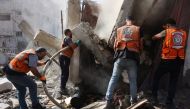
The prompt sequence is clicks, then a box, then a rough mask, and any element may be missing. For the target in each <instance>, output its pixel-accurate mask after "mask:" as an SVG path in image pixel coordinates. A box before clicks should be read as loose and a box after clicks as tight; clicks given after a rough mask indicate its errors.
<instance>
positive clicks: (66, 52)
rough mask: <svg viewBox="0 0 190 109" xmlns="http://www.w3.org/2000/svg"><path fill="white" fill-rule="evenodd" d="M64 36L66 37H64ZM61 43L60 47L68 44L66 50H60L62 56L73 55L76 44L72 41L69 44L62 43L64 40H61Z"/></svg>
mask: <svg viewBox="0 0 190 109" xmlns="http://www.w3.org/2000/svg"><path fill="white" fill-rule="evenodd" d="M65 38H66V37H65ZM64 40H65V39H64ZM62 45H63V46H62V48H64V47H66V46H69V48H68V49H66V50H64V51H63V52H62V54H63V55H64V56H67V57H69V58H71V57H72V56H73V53H74V49H75V48H77V44H75V43H72V44H70V45H66V44H64V41H63V44H62Z"/></svg>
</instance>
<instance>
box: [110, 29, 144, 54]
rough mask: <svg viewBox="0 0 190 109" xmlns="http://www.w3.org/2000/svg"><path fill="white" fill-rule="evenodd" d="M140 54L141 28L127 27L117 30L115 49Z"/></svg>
mask: <svg viewBox="0 0 190 109" xmlns="http://www.w3.org/2000/svg"><path fill="white" fill-rule="evenodd" d="M125 48H127V49H128V50H130V51H134V52H137V53H138V52H139V50H140V27H138V26H135V25H130V26H128V25H125V26H122V27H120V28H118V29H117V38H116V40H115V43H114V49H116V50H124V49H125Z"/></svg>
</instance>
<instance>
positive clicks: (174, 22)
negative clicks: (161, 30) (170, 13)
mask: <svg viewBox="0 0 190 109" xmlns="http://www.w3.org/2000/svg"><path fill="white" fill-rule="evenodd" d="M166 24H170V25H176V21H175V20H174V19H172V18H168V19H166V20H165V21H164V25H166Z"/></svg>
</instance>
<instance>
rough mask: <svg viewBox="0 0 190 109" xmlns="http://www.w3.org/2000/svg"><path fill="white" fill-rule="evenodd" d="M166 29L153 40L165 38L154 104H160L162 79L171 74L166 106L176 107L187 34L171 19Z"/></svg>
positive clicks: (155, 81)
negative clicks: (159, 94) (159, 93)
mask: <svg viewBox="0 0 190 109" xmlns="http://www.w3.org/2000/svg"><path fill="white" fill-rule="evenodd" d="M164 28H165V30H163V31H162V32H160V33H158V34H156V35H155V36H154V37H153V38H152V39H153V40H156V39H162V38H164V41H163V44H162V51H161V62H160V65H159V67H158V69H157V71H156V72H155V75H154V81H153V89H152V94H153V103H154V104H158V99H157V91H158V87H159V81H160V78H161V77H162V76H163V75H164V74H166V73H169V74H170V81H169V87H168V96H167V99H166V105H167V106H175V105H174V102H173V99H174V97H175V92H176V85H177V81H178V77H179V74H180V70H181V67H182V66H183V65H184V58H185V45H186V39H187V33H186V32H185V31H184V30H183V29H180V28H177V27H176V22H175V20H174V19H171V18H170V19H167V20H166V21H165V24H164Z"/></svg>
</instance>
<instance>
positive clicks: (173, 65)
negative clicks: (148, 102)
mask: <svg viewBox="0 0 190 109" xmlns="http://www.w3.org/2000/svg"><path fill="white" fill-rule="evenodd" d="M183 65H184V60H181V59H173V60H161V63H160V65H159V67H158V69H157V71H156V72H155V75H154V80H153V88H152V94H153V96H154V97H157V91H158V88H159V82H160V79H161V77H162V76H163V75H164V74H166V73H169V75H170V79H169V86H168V96H167V101H168V102H172V101H173V98H174V97H175V92H176V86H177V82H178V78H179V75H180V70H181V67H182V66H183Z"/></svg>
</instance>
